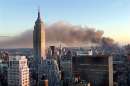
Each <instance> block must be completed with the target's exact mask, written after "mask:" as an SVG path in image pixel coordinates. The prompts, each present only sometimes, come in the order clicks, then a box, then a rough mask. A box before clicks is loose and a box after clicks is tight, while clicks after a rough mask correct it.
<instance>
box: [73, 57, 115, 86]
mask: <svg viewBox="0 0 130 86" xmlns="http://www.w3.org/2000/svg"><path fill="white" fill-rule="evenodd" d="M72 71H73V75H74V79H75V80H78V79H79V80H86V81H87V82H89V83H90V85H91V86H113V60H112V57H111V56H74V57H73V58H72Z"/></svg>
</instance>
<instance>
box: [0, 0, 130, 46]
mask: <svg viewBox="0 0 130 86" xmlns="http://www.w3.org/2000/svg"><path fill="white" fill-rule="evenodd" d="M38 6H40V11H41V16H42V20H43V21H45V23H46V24H52V23H54V22H57V21H64V22H69V23H71V24H74V25H81V26H88V27H93V28H96V29H97V30H103V31H104V36H107V37H111V38H113V39H114V40H115V41H118V42H120V43H123V44H124V43H129V42H130V35H129V31H130V30H129V29H130V24H129V20H130V16H129V15H130V11H129V10H130V1H129V0H55V1H53V0H8V1H7V0H1V1H0V20H1V21H0V35H7V36H15V35H18V34H20V33H21V32H24V31H26V30H29V29H30V28H33V26H34V22H35V19H36V17H37V9H38Z"/></svg>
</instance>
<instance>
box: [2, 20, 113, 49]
mask: <svg viewBox="0 0 130 86" xmlns="http://www.w3.org/2000/svg"><path fill="white" fill-rule="evenodd" d="M103 34H104V32H103V31H101V30H96V29H95V28H89V27H82V26H78V25H72V24H69V23H65V22H56V23H54V24H52V25H49V26H47V27H46V42H47V44H49V43H50V44H52V43H57V42H60V43H63V44H65V45H68V46H69V45H70V44H73V45H76V44H77V43H79V44H81V43H82V44H85V45H87V44H88V43H89V44H96V45H112V44H113V43H114V40H113V39H111V38H107V37H103ZM79 46H80V45H79ZM32 47H33V29H30V30H27V31H25V32H23V33H22V34H20V35H18V36H15V37H10V38H9V39H8V40H5V41H0V48H32Z"/></svg>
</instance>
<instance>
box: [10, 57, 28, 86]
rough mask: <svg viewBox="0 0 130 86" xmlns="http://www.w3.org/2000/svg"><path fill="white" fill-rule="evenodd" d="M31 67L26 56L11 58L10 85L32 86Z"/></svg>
mask: <svg viewBox="0 0 130 86" xmlns="http://www.w3.org/2000/svg"><path fill="white" fill-rule="evenodd" d="M29 82H30V80H29V68H28V65H27V59H26V57H25V56H12V57H10V58H9V68H8V86H30V84H29Z"/></svg>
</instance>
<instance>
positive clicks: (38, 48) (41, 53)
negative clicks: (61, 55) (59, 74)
mask: <svg viewBox="0 0 130 86" xmlns="http://www.w3.org/2000/svg"><path fill="white" fill-rule="evenodd" d="M45 48H46V47H45V25H44V23H43V22H42V20H41V17H40V12H39V11H38V17H37V20H36V22H35V26H34V31H33V49H34V58H35V63H36V64H37V65H38V64H41V62H42V61H43V60H44V59H45V58H46V56H45Z"/></svg>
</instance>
